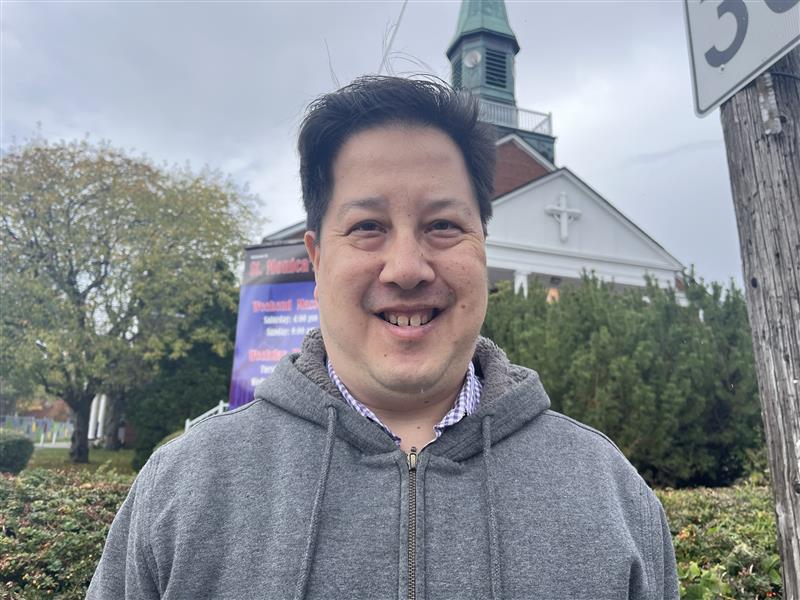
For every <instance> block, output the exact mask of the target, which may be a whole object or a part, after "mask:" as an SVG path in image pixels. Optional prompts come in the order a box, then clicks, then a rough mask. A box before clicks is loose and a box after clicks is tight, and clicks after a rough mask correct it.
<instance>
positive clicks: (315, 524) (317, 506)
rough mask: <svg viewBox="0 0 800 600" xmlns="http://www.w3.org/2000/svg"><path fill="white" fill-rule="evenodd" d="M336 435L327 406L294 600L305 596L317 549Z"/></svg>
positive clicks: (333, 418)
mask: <svg viewBox="0 0 800 600" xmlns="http://www.w3.org/2000/svg"><path fill="white" fill-rule="evenodd" d="M335 434H336V409H335V408H334V407H333V406H328V427H327V433H326V435H325V450H324V452H323V454H322V469H321V470H320V474H319V481H318V482H317V491H316V493H315V494H314V504H313V505H312V507H311V524H310V525H309V527H308V538H307V539H306V551H305V555H304V556H303V565H302V567H301V569H300V578H299V579H298V580H297V586H296V587H295V592H294V598H295V600H302V599H303V598H305V595H306V587H307V586H308V576H309V575H310V574H311V565H312V563H313V560H314V552H315V551H316V549H317V531H318V530H319V515H320V512H321V510H322V501H323V499H324V498H325V487H326V486H327V485H328V474H329V473H330V470H331V455H332V454H333V441H334V439H335Z"/></svg>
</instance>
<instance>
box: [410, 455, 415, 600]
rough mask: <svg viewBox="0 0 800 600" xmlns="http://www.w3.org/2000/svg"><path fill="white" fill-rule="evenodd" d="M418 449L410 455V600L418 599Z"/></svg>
mask: <svg viewBox="0 0 800 600" xmlns="http://www.w3.org/2000/svg"><path fill="white" fill-rule="evenodd" d="M416 561H417V449H416V448H411V452H409V453H408V600H414V599H415V598H416V597H417V562H416Z"/></svg>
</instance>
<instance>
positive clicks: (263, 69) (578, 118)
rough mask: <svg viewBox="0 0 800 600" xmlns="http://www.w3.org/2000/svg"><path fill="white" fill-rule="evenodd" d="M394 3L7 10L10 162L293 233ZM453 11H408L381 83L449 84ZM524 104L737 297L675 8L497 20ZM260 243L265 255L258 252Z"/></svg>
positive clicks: (562, 147)
mask: <svg viewBox="0 0 800 600" xmlns="http://www.w3.org/2000/svg"><path fill="white" fill-rule="evenodd" d="M401 6H402V2H388V1H387V2H383V1H381V2H378V1H371V2H299V1H293V2H170V3H168V2H163V1H162V2H7V1H5V0H3V2H2V3H1V4H0V10H2V24H1V25H0V27H2V31H1V32H0V33H1V34H2V40H1V43H2V57H1V63H2V64H1V65H0V66H1V67H2V72H1V73H0V77H1V81H0V84H2V91H1V93H2V98H1V100H2V107H1V112H2V114H1V115H0V117H1V121H2V140H0V143H2V146H3V147H4V148H5V147H7V146H8V145H9V144H10V143H11V140H12V138H14V137H16V139H17V140H18V141H19V140H24V139H25V138H28V137H31V136H32V135H34V134H36V131H37V123H41V133H42V134H43V135H44V136H45V137H46V138H50V139H54V140H55V139H62V138H63V139H73V138H80V137H83V136H84V135H86V134H89V135H90V139H94V140H100V139H107V140H109V141H111V142H112V143H113V144H114V145H115V146H119V147H123V148H130V149H134V150H136V151H137V152H140V153H145V154H147V155H148V156H150V157H151V158H153V159H155V160H157V161H159V162H161V161H168V162H170V163H184V162H186V161H189V162H190V163H191V165H192V166H193V167H195V168H200V167H201V166H203V165H206V164H207V165H209V166H211V167H213V168H219V169H221V170H222V171H223V172H226V173H229V174H230V175H231V176H232V177H233V178H234V179H235V180H236V181H238V182H240V183H249V185H250V189H251V191H253V192H255V193H257V194H258V196H259V197H260V199H261V207H262V211H263V214H264V215H265V216H266V217H267V218H268V219H270V222H269V223H268V224H267V225H266V227H265V229H264V232H263V233H265V234H267V233H270V232H272V231H274V230H277V229H279V228H281V227H284V226H286V225H289V224H292V223H293V222H296V221H298V220H300V219H301V218H302V216H303V211H302V206H301V202H300V184H299V178H298V175H297V166H298V158H297V152H296V150H295V147H294V145H295V138H296V135H297V130H298V126H299V122H300V119H301V117H302V114H303V110H304V107H305V105H306V104H307V103H308V102H309V101H310V100H311V99H313V98H314V97H315V96H317V95H319V94H321V93H324V92H327V91H330V90H333V89H335V88H336V87H338V85H339V84H344V83H347V82H349V81H350V80H351V79H353V78H354V77H357V76H358V75H361V74H365V73H375V72H376V71H377V69H378V67H379V65H380V62H381V56H382V53H383V49H384V46H385V42H386V40H387V37H388V33H389V31H390V28H391V27H392V26H393V24H395V23H396V22H397V19H398V16H399V14H400V8H401ZM459 6H460V2H409V4H408V6H407V8H406V10H405V13H404V15H403V18H402V21H401V22H400V24H399V28H398V30H397V35H396V38H395V40H394V45H393V52H392V59H391V61H390V64H391V70H392V71H393V72H394V73H397V74H403V73H411V72H421V71H423V72H430V73H433V74H435V75H438V76H440V77H442V78H444V79H448V80H449V72H450V70H449V63H448V61H447V58H446V57H445V54H444V51H445V48H446V47H447V45H448V44H449V42H450V41H451V39H452V36H453V34H454V32H455V26H456V20H457V17H458V11H459ZM506 6H507V10H508V15H509V20H510V22H511V26H512V28H513V29H514V32H515V33H516V36H517V39H518V41H519V44H520V46H521V48H522V50H521V51H520V53H519V54H518V55H517V61H516V81H517V103H518V105H519V106H520V107H521V108H528V109H531V110H537V111H541V112H552V113H553V123H554V133H555V135H556V136H557V142H556V163H557V165H558V166H566V167H569V168H570V169H571V170H572V171H573V172H575V173H576V174H577V175H578V176H579V177H581V178H582V179H584V180H585V181H586V182H587V183H588V184H589V185H591V186H592V187H593V188H594V189H595V190H597V191H598V192H599V193H600V194H602V195H603V196H604V197H605V198H606V199H607V200H609V201H610V202H611V203H612V204H614V205H615V206H616V207H617V208H618V209H620V210H621V211H622V212H623V213H624V214H626V215H627V216H628V217H630V218H631V219H632V220H633V221H634V222H635V223H637V224H638V225H639V226H640V227H641V228H642V229H644V230H645V231H646V232H647V233H649V234H650V235H651V236H652V237H653V238H655V240H656V241H658V242H659V243H660V244H662V245H663V246H664V247H665V248H666V249H667V250H668V251H669V252H671V253H672V254H673V255H674V256H675V257H676V258H678V259H679V260H680V261H682V262H683V263H684V264H685V265H687V266H689V265H691V264H694V265H696V269H697V273H698V275H700V276H701V277H703V278H704V279H705V280H706V281H711V280H717V281H722V282H725V283H727V282H728V281H729V280H730V279H731V278H735V279H736V281H737V282H738V281H740V280H741V262H740V258H739V245H738V238H737V233H736V225H735V220H734V214H733V205H732V200H731V192H730V184H729V180H728V169H727V164H726V158H725V146H724V142H723V138H722V128H721V125H720V121H719V112H718V111H715V112H714V113H713V114H712V115H710V116H709V117H706V118H705V119H698V118H697V117H696V116H695V115H694V112H693V109H692V97H691V93H692V92H691V80H690V69H689V59H688V54H687V44H686V34H685V26H684V21H683V5H682V2H680V1H679V0H653V1H617V2H609V1H583V2H581V1H566V0H558V1H549V2H548V1H537V2H513V1H507V2H506ZM253 241H257V240H253Z"/></svg>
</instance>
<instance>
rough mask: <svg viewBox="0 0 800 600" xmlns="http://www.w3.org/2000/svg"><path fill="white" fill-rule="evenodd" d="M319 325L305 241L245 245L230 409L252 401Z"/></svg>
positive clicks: (311, 272)
mask: <svg viewBox="0 0 800 600" xmlns="http://www.w3.org/2000/svg"><path fill="white" fill-rule="evenodd" d="M316 327H319V311H318V309H317V301H316V300H314V274H313V271H312V268H311V261H309V260H308V257H307V256H306V251H305V247H304V246H303V244H302V243H289V244H285V245H280V246H254V247H250V248H246V249H245V269H244V277H243V279H242V287H241V291H240V292H239V316H238V320H237V322H236V347H235V350H234V355H233V376H232V378H231V392H230V408H236V407H237V406H242V405H243V404H247V403H248V402H250V401H251V400H253V392H254V391H255V388H256V387H257V386H258V384H259V383H261V382H262V381H264V379H265V378H266V377H269V375H270V374H271V373H272V371H273V370H274V369H275V365H276V364H277V363H278V361H279V360H280V359H281V358H283V357H284V356H285V355H286V354H289V353H290V352H297V351H299V350H300V345H301V344H302V342H303V336H305V334H306V332H307V331H309V330H311V329H314V328H316Z"/></svg>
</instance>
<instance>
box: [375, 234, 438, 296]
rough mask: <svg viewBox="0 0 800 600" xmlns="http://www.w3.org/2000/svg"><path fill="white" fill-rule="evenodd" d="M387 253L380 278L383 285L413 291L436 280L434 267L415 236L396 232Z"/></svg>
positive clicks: (386, 249) (386, 250) (387, 247)
mask: <svg viewBox="0 0 800 600" xmlns="http://www.w3.org/2000/svg"><path fill="white" fill-rule="evenodd" d="M385 253H386V254H385V259H384V263H383V268H382V269H381V273H380V276H379V277H378V280H379V281H380V282H381V283H386V284H395V285H397V286H398V287H400V288H401V289H404V290H413V289H414V288H416V287H417V286H419V285H422V284H425V283H430V282H432V281H433V280H434V278H435V276H436V275H435V273H434V271H433V266H432V265H431V262H430V260H429V259H428V257H427V256H426V254H425V249H424V247H423V246H422V244H420V241H419V240H418V239H417V238H416V236H415V235H414V234H412V233H409V234H402V233H399V232H395V235H393V236H392V240H391V243H389V244H387V245H386V248H385Z"/></svg>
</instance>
